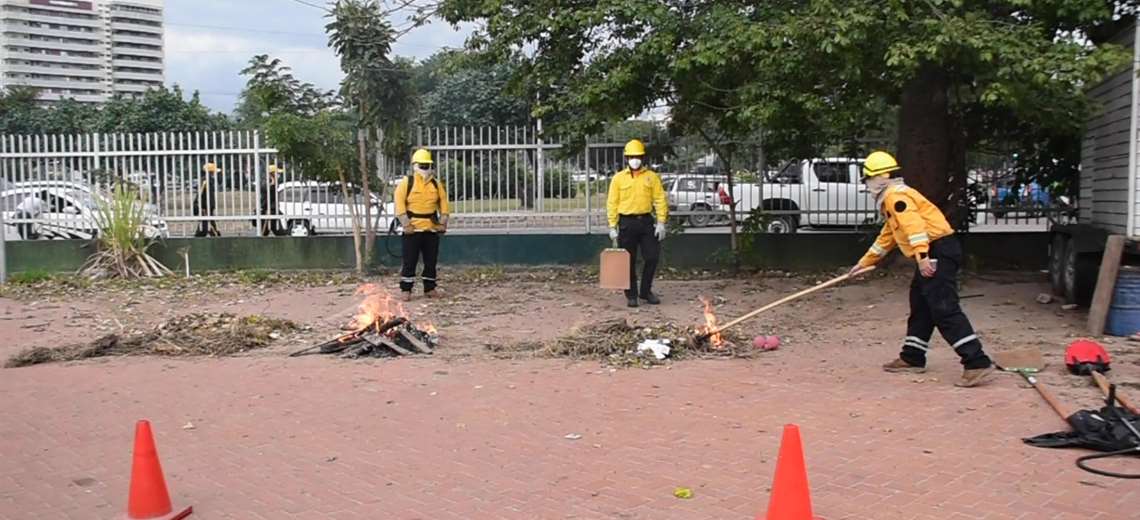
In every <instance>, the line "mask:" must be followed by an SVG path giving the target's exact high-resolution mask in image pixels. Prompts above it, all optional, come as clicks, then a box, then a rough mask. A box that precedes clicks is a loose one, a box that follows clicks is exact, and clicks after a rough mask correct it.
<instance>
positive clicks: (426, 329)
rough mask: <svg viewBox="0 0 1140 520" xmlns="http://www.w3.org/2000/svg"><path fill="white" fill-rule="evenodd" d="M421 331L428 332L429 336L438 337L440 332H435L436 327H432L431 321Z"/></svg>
mask: <svg viewBox="0 0 1140 520" xmlns="http://www.w3.org/2000/svg"><path fill="white" fill-rule="evenodd" d="M421 329H422V330H423V331H424V332H426V333H427V334H428V336H438V335H439V331H437V330H435V325H432V324H431V322H430V321H429V322H427V323H425V324H424V325H423V327H421Z"/></svg>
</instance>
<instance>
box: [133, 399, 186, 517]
mask: <svg viewBox="0 0 1140 520" xmlns="http://www.w3.org/2000/svg"><path fill="white" fill-rule="evenodd" d="M172 510H173V507H171V505H170V493H168V492H167V491H166V479H165V478H164V477H163V476H162V464H160V463H159V462H158V450H156V449H155V448H154V435H153V434H152V433H151V431H150V421H147V420H142V421H139V422H138V423H137V424H135V453H134V460H133V461H132V462H131V491H130V496H129V497H128V498H127V518H130V519H132V520H133V519H144V518H145V519H161V520H179V519H181V518H186V517H188V516H190V513H193V512H194V508H192V507H187V508H186V509H185V510H183V511H181V512H179V513H175V514H171V511H172Z"/></svg>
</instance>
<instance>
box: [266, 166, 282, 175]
mask: <svg viewBox="0 0 1140 520" xmlns="http://www.w3.org/2000/svg"><path fill="white" fill-rule="evenodd" d="M268 171H269V173H280V172H281V168H278V167H277V165H276V164H270V165H269V170H268Z"/></svg>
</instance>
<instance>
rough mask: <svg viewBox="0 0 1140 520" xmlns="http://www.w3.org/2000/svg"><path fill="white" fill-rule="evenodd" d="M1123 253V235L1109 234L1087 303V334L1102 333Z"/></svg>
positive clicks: (1097, 334) (1098, 334) (1096, 334)
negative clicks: (1094, 288) (1090, 299)
mask: <svg viewBox="0 0 1140 520" xmlns="http://www.w3.org/2000/svg"><path fill="white" fill-rule="evenodd" d="M1070 247H1071V246H1070ZM1123 255H1124V235H1111V236H1109V237H1108V242H1106V243H1105V245H1104V258H1102V259H1101V261H1100V272H1099V273H1098V274H1097V277H1096V292H1094V293H1093V299H1092V303H1091V304H1089V334H1090V335H1092V336H1100V335H1102V334H1104V324H1105V322H1106V321H1108V306H1109V305H1111V304H1112V293H1113V290H1114V289H1115V288H1116V275H1117V274H1119V273H1120V259H1121V257H1122V256H1123Z"/></svg>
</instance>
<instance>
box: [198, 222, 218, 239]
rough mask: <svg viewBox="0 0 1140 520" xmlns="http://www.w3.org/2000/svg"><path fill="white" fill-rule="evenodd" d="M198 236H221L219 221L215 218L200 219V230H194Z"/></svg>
mask: <svg viewBox="0 0 1140 520" xmlns="http://www.w3.org/2000/svg"><path fill="white" fill-rule="evenodd" d="M194 236H196V237H205V236H210V237H220V236H222V233H221V232H220V231H218V223H217V222H214V221H213V220H200V221H198V231H196V232H194Z"/></svg>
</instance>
